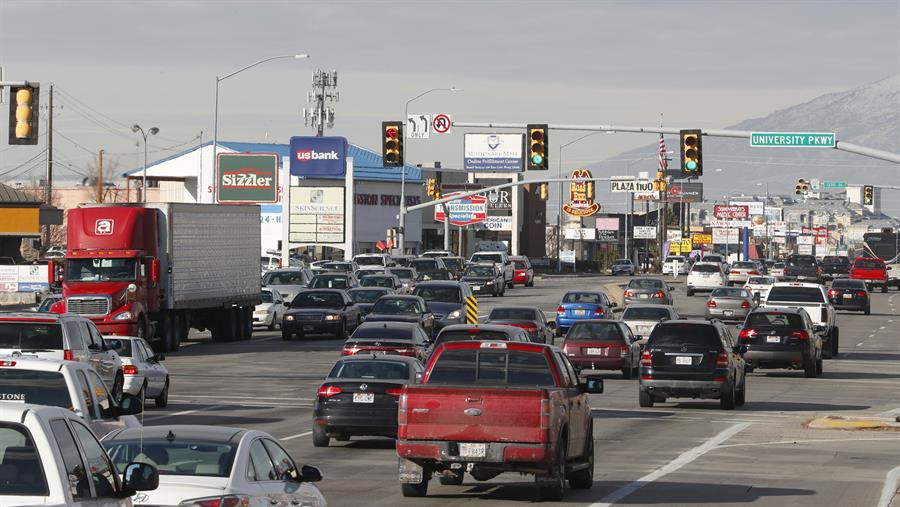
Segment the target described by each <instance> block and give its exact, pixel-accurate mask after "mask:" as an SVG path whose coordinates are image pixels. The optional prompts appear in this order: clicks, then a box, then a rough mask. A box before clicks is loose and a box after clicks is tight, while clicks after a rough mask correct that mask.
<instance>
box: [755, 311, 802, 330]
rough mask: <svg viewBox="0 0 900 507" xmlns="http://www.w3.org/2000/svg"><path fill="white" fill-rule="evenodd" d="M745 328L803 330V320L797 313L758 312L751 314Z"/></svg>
mask: <svg viewBox="0 0 900 507" xmlns="http://www.w3.org/2000/svg"><path fill="white" fill-rule="evenodd" d="M745 327H747V328H751V329H759V328H776V329H777V328H791V329H803V318H802V317H801V316H800V315H798V314H796V313H778V312H764V313H763V312H758V313H753V314H750V317H748V318H747V322H746V324H745Z"/></svg>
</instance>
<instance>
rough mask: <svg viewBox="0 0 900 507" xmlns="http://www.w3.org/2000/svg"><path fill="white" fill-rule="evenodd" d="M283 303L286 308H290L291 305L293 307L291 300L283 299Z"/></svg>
mask: <svg viewBox="0 0 900 507" xmlns="http://www.w3.org/2000/svg"><path fill="white" fill-rule="evenodd" d="M281 304H283V305H284V307H285V308H290V307H291V302H290V301H282V302H281Z"/></svg>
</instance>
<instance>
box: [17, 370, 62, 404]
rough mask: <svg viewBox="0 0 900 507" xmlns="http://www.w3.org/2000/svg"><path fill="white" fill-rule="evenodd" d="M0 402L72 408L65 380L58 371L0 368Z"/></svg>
mask: <svg viewBox="0 0 900 507" xmlns="http://www.w3.org/2000/svg"><path fill="white" fill-rule="evenodd" d="M0 401H16V402H20V403H32V404H34V405H49V406H51V407H62V408H65V409H71V408H72V407H73V405H72V398H71V397H69V388H68V386H67V385H66V379H65V377H63V374H62V373H60V372H58V371H36V370H19V369H16V368H0Z"/></svg>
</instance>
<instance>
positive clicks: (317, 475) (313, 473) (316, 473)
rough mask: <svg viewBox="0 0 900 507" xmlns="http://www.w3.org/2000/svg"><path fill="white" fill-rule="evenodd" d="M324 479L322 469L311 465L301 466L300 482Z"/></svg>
mask: <svg viewBox="0 0 900 507" xmlns="http://www.w3.org/2000/svg"><path fill="white" fill-rule="evenodd" d="M321 480H322V471H321V470H319V469H318V468H317V467H314V466H311V465H303V466H302V467H300V482H319V481H321Z"/></svg>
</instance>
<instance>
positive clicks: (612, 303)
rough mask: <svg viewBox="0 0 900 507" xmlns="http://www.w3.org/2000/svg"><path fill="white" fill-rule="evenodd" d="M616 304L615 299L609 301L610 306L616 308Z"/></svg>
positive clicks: (617, 304)
mask: <svg viewBox="0 0 900 507" xmlns="http://www.w3.org/2000/svg"><path fill="white" fill-rule="evenodd" d="M617 306H619V303H616V302H615V301H610V303H609V307H610V308H616V307H617Z"/></svg>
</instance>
